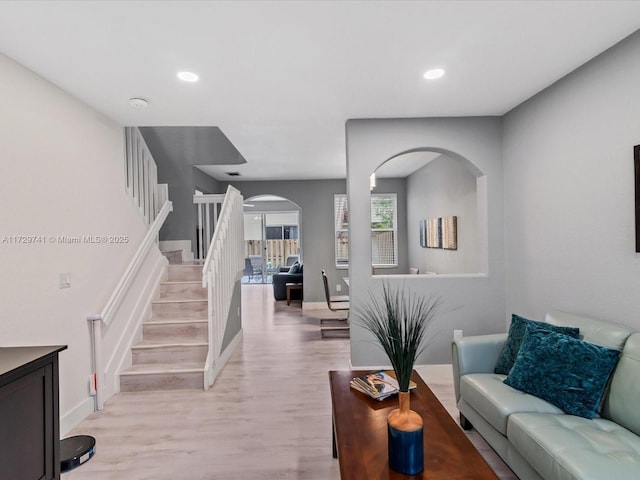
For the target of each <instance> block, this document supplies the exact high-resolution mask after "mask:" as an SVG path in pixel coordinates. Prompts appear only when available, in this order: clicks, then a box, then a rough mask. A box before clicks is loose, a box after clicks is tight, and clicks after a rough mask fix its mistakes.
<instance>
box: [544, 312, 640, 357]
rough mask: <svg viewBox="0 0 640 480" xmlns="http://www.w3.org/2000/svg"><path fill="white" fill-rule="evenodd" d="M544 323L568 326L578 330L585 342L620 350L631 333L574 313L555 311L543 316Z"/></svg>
mask: <svg viewBox="0 0 640 480" xmlns="http://www.w3.org/2000/svg"><path fill="white" fill-rule="evenodd" d="M544 321H545V322H547V323H550V324H553V325H565V326H566V325H570V326H572V327H578V328H579V329H580V338H581V339H582V340H584V341H585V342H589V343H595V344H596V345H600V346H601V347H607V348H612V349H614V350H622V347H624V343H625V342H626V340H627V337H628V336H629V335H631V333H632V331H631V330H629V329H628V328H627V327H623V326H622V325H616V324H613V323H609V322H604V321H602V320H596V319H594V318H589V317H584V316H582V315H576V314H574V313H567V312H561V311H559V310H555V311H552V312H548V313H547V314H546V315H545V318H544Z"/></svg>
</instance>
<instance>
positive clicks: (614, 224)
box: [504, 32, 640, 330]
mask: <svg viewBox="0 0 640 480" xmlns="http://www.w3.org/2000/svg"><path fill="white" fill-rule="evenodd" d="M638 79H640V33H638V32H637V33H635V34H633V35H631V36H630V37H628V38H627V39H625V40H623V41H622V42H621V43H619V44H618V45H616V46H614V47H612V48H611V49H610V50H608V51H607V52H605V53H603V54H602V55H600V56H599V57H597V58H596V59H594V60H592V61H591V62H589V63H587V64H586V65H584V66H583V67H581V68H579V69H578V70H576V71H574V72H573V73H571V74H569V75H568V76H566V77H565V78H564V79H562V80H561V81H559V82H557V83H556V84H554V85H552V86H551V87H549V88H548V89H546V90H545V91H543V92H542V93H540V94H538V95H536V96H535V97H533V98H531V99H530V100H529V101H527V102H525V103H524V104H522V105H520V106H519V107H518V108H516V109H515V110H513V111H511V112H510V113H509V114H507V115H506V116H505V119H504V166H505V168H504V174H505V199H506V201H505V219H506V224H507V230H506V259H507V279H506V280H507V281H506V289H507V313H508V314H509V313H511V312H514V313H519V314H521V315H524V316H526V317H529V318H532V319H540V318H542V317H543V315H544V313H545V312H546V311H548V310H551V309H560V310H567V311H571V312H577V313H582V314H586V315H589V316H595V317H599V318H602V319H607V320H612V321H616V322H619V323H622V324H624V325H627V326H630V327H632V328H634V329H636V330H637V329H640V313H639V312H640V295H639V294H638V292H640V254H638V253H635V236H634V235H635V230H634V167H633V146H634V145H638V144H640V114H639V110H638V106H639V105H640V87H639V85H640V83H639V80H638Z"/></svg>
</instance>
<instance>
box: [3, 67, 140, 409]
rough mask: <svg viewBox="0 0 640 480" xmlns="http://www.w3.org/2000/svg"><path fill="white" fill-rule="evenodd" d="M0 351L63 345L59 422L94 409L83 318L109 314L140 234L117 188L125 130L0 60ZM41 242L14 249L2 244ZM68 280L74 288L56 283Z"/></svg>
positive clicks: (137, 221)
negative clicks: (106, 309) (102, 240)
mask: <svg viewBox="0 0 640 480" xmlns="http://www.w3.org/2000/svg"><path fill="white" fill-rule="evenodd" d="M0 78H2V88H0V106H1V107H0V112H1V113H0V165H1V171H0V204H1V205H2V207H1V208H0V265H2V272H3V273H2V275H1V276H0V346H14V345H45V344H46V345H60V344H64V345H68V346H69V348H68V350H65V351H63V352H61V354H60V412H61V416H63V417H64V416H67V415H80V416H81V415H82V414H83V413H84V414H86V412H87V409H89V408H91V409H92V405H93V403H92V399H91V398H90V397H89V396H88V392H87V390H88V388H87V385H88V384H87V382H88V376H89V374H90V373H91V372H92V368H91V357H90V337H89V325H88V323H87V320H86V318H87V315H89V314H92V313H98V312H100V311H101V309H102V308H103V306H104V305H105V303H106V301H107V299H108V297H109V295H110V294H111V292H112V290H113V288H114V286H115V284H116V283H117V281H118V279H119V277H120V275H122V273H123V271H124V269H125V268H126V265H127V264H128V263H129V261H130V259H131V257H132V255H133V252H134V251H135V249H136V248H137V245H138V244H139V242H140V240H141V238H142V237H143V236H144V233H145V227H144V224H143V223H142V220H141V218H140V217H139V216H138V214H137V212H136V210H135V208H134V206H133V203H132V201H131V200H130V199H129V197H127V195H126V192H125V188H124V180H123V164H124V158H123V152H124V149H123V130H122V126H120V125H117V124H116V123H114V122H113V121H111V120H110V119H108V118H106V117H104V116H102V115H101V114H99V113H98V112H96V111H95V110H93V109H91V108H90V107H88V106H87V105H85V104H83V103H81V102H80V101H78V100H77V99H75V98H73V97H71V96H69V95H68V94H66V93H65V92H63V91H62V90H60V89H59V88H57V87H56V86H54V85H52V84H51V83H49V82H47V81H45V80H43V79H42V78H40V77H38V76H37V75H35V74H33V73H32V72H30V71H29V70H27V69H25V68H24V67H22V66H20V65H18V64H17V63H15V62H13V61H12V60H10V59H8V58H7V57H5V56H2V55H0ZM11 235H37V236H43V237H42V238H43V243H38V244H31V245H26V244H10V243H6V241H5V242H3V241H2V239H4V238H6V237H5V236H7V237H8V236H11ZM55 235H69V236H75V235H124V236H127V237H128V239H129V240H128V242H127V243H124V244H106V245H91V244H82V243H81V244H66V245H61V244H54V243H53V242H52V241H51V240H50V239H49V237H50V236H55ZM66 272H68V273H70V274H71V288H68V289H59V288H58V275H59V274H60V273H66Z"/></svg>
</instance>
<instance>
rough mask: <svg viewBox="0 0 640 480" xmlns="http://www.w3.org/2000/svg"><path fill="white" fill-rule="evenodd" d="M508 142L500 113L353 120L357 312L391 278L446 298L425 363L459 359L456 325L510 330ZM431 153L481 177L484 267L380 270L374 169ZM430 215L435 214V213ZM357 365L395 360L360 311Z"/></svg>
mask: <svg viewBox="0 0 640 480" xmlns="http://www.w3.org/2000/svg"><path fill="white" fill-rule="evenodd" d="M501 140H502V130H501V120H500V118H497V117H473V118H412V119H409V118H407V119H356V120H349V121H347V124H346V146H347V195H348V202H349V215H350V217H349V218H350V223H349V238H350V242H351V244H352V245H353V248H352V249H351V250H350V265H349V284H350V289H349V295H350V298H351V306H352V315H354V314H353V311H354V310H356V311H357V310H358V308H361V307H362V306H363V305H364V304H365V303H367V302H368V301H369V299H370V298H371V295H374V296H377V295H380V293H381V291H382V286H383V283H385V282H386V283H388V284H390V285H391V286H394V285H397V286H400V287H402V288H405V289H407V290H411V291H412V292H413V293H415V294H417V295H420V296H424V297H439V298H440V299H441V301H442V310H441V312H440V313H439V315H438V316H437V318H436V320H435V323H434V324H433V325H432V328H431V329H430V332H429V338H428V346H427V348H426V349H425V351H424V353H423V354H422V355H421V356H420V357H419V358H418V360H417V363H418V364H440V363H451V338H452V336H453V330H463V332H464V335H478V334H484V333H495V332H499V331H504V329H505V325H506V323H507V321H506V313H505V275H504V271H505V268H504V197H503V191H504V188H503V167H502V142H501ZM425 150H429V151H433V152H437V153H439V154H442V155H446V156H447V157H450V158H451V159H455V160H456V161H457V162H458V164H459V166H462V167H464V169H466V170H467V171H468V172H470V173H471V174H472V175H473V177H474V178H475V190H476V194H475V196H476V210H477V213H476V217H477V223H476V225H477V231H476V247H477V252H478V256H477V268H475V269H474V270H476V271H475V272H466V273H451V274H443V275H409V274H406V275H385V274H383V275H372V270H371V190H370V176H371V173H372V172H374V171H375V170H376V169H377V168H378V166H380V165H381V164H383V163H384V162H385V161H387V160H388V159H391V158H394V157H397V156H400V155H402V154H406V153H410V152H416V151H425ZM426 214H429V215H430V212H425V215H426ZM416 215H417V214H416ZM420 215H422V212H420ZM438 215H439V214H438ZM443 215H444V213H443ZM407 222H409V220H407ZM407 225H408V223H407ZM412 228H415V227H412ZM460 233H461V234H462V230H461V232H460ZM408 241H410V242H414V243H415V242H418V239H416V238H415V237H414V238H411V235H409V236H408ZM351 363H352V365H353V366H358V367H368V366H382V365H388V359H387V358H386V356H385V355H384V353H383V352H382V351H381V350H380V349H379V348H378V347H377V346H376V344H375V341H373V338H372V336H371V334H370V333H369V332H368V331H366V330H365V329H363V328H362V327H361V326H359V325H358V322H357V320H356V316H355V315H354V316H353V321H352V323H351Z"/></svg>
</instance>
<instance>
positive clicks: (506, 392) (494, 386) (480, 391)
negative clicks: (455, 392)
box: [460, 373, 562, 435]
mask: <svg viewBox="0 0 640 480" xmlns="http://www.w3.org/2000/svg"><path fill="white" fill-rule="evenodd" d="M504 378H505V376H504V375H500V374H496V373H470V374H467V375H464V376H463V377H462V378H461V379H460V396H461V398H463V399H464V400H465V401H466V402H467V403H468V404H470V405H471V406H473V408H474V409H475V410H476V411H477V412H478V413H479V414H480V415H481V416H482V417H483V418H484V419H485V420H486V421H487V422H488V423H490V424H491V426H493V428H495V429H496V430H498V431H499V432H500V433H501V434H502V435H506V434H507V421H508V419H509V415H511V414H512V413H517V412H547V413H562V410H561V409H559V408H558V407H556V406H554V405H552V404H551V403H549V402H546V401H544V400H542V399H541V398H537V397H534V396H533V395H528V394H526V393H524V392H521V391H519V390H516V389H515V388H512V387H510V386H508V385H505V384H504V383H503V380H504Z"/></svg>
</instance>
